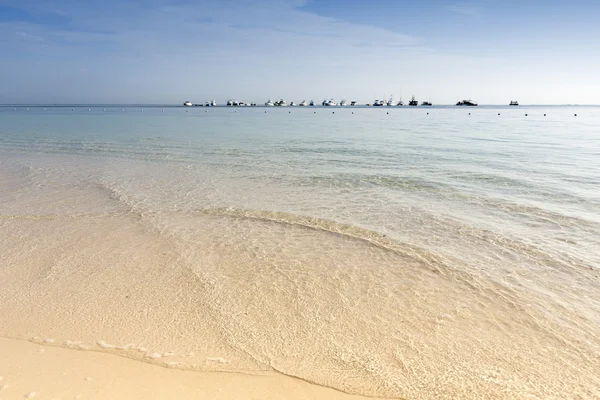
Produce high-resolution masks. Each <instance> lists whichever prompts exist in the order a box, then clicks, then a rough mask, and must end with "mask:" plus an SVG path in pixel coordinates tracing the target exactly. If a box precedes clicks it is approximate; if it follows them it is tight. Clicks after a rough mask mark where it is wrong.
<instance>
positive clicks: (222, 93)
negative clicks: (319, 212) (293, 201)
mask: <svg viewBox="0 0 600 400" xmlns="http://www.w3.org/2000/svg"><path fill="white" fill-rule="evenodd" d="M598 11H600V4H598V3H592V2H587V1H581V0H577V1H574V2H571V3H568V4H567V3H561V2H557V1H546V2H541V1H531V2H528V3H527V4H521V3H520V2H517V1H504V2H501V3H500V2H497V1H492V0H487V1H457V2H443V1H432V2H428V3H427V4H421V3H419V4H415V3H400V2H392V1H385V0H384V1H379V2H377V3H364V2H357V1H346V2H342V1H333V0H330V1H318V0H313V1H304V0H281V1H277V0H240V1H233V0H230V1H220V2H204V1H201V2H196V3H193V2H191V1H186V0H175V1H170V0H153V1H145V2H142V1H139V0H126V1H123V2H116V1H114V0H108V1H105V2H103V3H97V4H84V3H82V2H76V1H73V0H58V1H55V2H52V3H49V2H42V1H39V0H38V1H31V0H30V1H16V0H5V1H3V3H2V5H0V34H1V35H2V37H3V40H2V41H0V53H1V54H2V55H1V56H0V59H1V60H2V64H3V66H4V68H3V73H2V74H1V75H0V85H2V87H3V91H2V93H0V104H5V105H7V104H11V105H15V104H57V105H59V104H165V105H166V104H173V105H175V104H180V103H182V102H183V101H185V100H190V101H192V102H194V103H204V102H205V101H208V100H216V101H217V102H218V103H224V102H225V101H226V100H227V99H237V100H240V101H248V102H250V101H253V102H257V103H258V104H262V103H264V102H265V101H266V100H267V99H269V98H271V99H278V98H284V99H287V100H288V101H291V100H294V101H296V102H299V101H302V100H304V99H306V100H311V99H313V100H315V102H320V101H321V100H322V99H324V98H331V97H333V98H336V99H338V100H339V99H342V98H345V99H347V100H348V101H350V100H358V101H359V102H360V103H366V102H371V101H372V100H374V99H376V98H377V99H387V98H389V97H390V96H391V95H393V96H394V98H395V99H396V100H399V99H402V100H404V101H405V102H406V101H407V100H408V99H409V98H410V97H411V96H412V95H415V96H416V98H417V100H419V101H423V100H430V101H432V102H433V103H434V104H440V105H441V104H454V103H455V102H456V101H457V100H460V99H472V100H475V101H478V102H479V104H482V105H484V104H488V105H504V104H508V102H509V101H510V100H518V101H519V103H521V104H523V105H525V104H529V105H596V104H600V77H599V76H598V74H597V72H596V71H597V70H598V69H600V56H599V55H598V54H597V53H594V52H592V51H591V50H592V49H593V48H597V46H598V41H599V39H598V38H599V37H600V28H598V26H597V24H596V21H595V16H596V15H598Z"/></svg>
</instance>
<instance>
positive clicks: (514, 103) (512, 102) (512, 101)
mask: <svg viewBox="0 0 600 400" xmlns="http://www.w3.org/2000/svg"><path fill="white" fill-rule="evenodd" d="M518 105H519V102H518V101H516V100H511V101H510V104H509V106H518Z"/></svg>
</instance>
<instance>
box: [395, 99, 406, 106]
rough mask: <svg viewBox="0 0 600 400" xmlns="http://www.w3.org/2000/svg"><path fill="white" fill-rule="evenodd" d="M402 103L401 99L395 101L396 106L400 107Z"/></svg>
mask: <svg viewBox="0 0 600 400" xmlns="http://www.w3.org/2000/svg"><path fill="white" fill-rule="evenodd" d="M403 105H404V103H403V102H402V100H400V101H399V102H397V103H396V107H402V106H403Z"/></svg>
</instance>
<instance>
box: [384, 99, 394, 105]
mask: <svg viewBox="0 0 600 400" xmlns="http://www.w3.org/2000/svg"><path fill="white" fill-rule="evenodd" d="M393 105H394V99H392V98H391V97H390V99H389V100H388V101H387V103H386V106H388V107H391V106H393Z"/></svg>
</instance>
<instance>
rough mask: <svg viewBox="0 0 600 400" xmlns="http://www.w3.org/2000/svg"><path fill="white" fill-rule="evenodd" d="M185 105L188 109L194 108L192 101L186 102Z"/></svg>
mask: <svg viewBox="0 0 600 400" xmlns="http://www.w3.org/2000/svg"><path fill="white" fill-rule="evenodd" d="M183 105H184V106H186V107H191V106H192V102H191V101H184V102H183Z"/></svg>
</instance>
